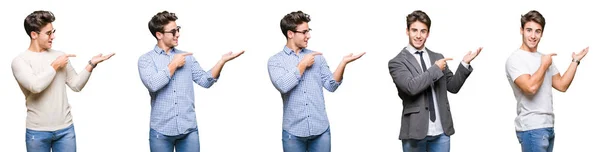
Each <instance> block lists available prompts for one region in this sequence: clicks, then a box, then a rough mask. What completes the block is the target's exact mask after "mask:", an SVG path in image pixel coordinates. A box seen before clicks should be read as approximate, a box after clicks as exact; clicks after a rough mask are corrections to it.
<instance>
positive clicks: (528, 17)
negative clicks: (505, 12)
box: [521, 10, 546, 31]
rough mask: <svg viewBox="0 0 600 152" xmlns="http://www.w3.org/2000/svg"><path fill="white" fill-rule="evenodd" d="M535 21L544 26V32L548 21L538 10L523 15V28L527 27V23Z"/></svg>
mask: <svg viewBox="0 0 600 152" xmlns="http://www.w3.org/2000/svg"><path fill="white" fill-rule="evenodd" d="M530 21H533V22H535V23H538V24H540V25H541V26H542V31H544V26H546V19H545V18H544V16H542V14H541V13H540V12H538V11H536V10H531V11H529V12H527V14H525V15H521V28H524V27H525V23H527V22H530Z"/></svg>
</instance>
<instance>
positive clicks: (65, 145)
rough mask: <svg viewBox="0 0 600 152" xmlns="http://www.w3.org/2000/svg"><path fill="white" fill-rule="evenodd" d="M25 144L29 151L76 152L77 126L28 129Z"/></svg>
mask: <svg viewBox="0 0 600 152" xmlns="http://www.w3.org/2000/svg"><path fill="white" fill-rule="evenodd" d="M25 144H26V145H27V151H28V152H50V149H52V151H53V152H75V151H77V148H76V145H75V127H74V126H73V124H71V125H70V126H69V127H67V128H64V129H60V130H56V131H36V130H31V129H26V131H25Z"/></svg>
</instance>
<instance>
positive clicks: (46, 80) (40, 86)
mask: <svg viewBox="0 0 600 152" xmlns="http://www.w3.org/2000/svg"><path fill="white" fill-rule="evenodd" d="M11 67H12V71H13V76H14V77H15V79H16V80H17V82H18V83H19V84H20V85H21V86H22V87H23V88H25V89H27V90H28V91H29V92H31V93H40V92H42V91H44V90H45V89H46V88H47V87H48V86H49V85H50V83H52V80H53V79H54V76H55V75H56V71H55V70H54V68H53V67H52V66H50V65H48V66H46V67H45V68H44V71H43V72H40V73H37V74H35V73H34V72H33V70H32V69H31V66H29V65H28V64H27V63H26V62H25V61H24V60H23V59H21V58H20V57H17V58H15V59H14V60H13V62H12V65H11Z"/></svg>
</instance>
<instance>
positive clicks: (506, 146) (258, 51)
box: [0, 0, 600, 152]
mask: <svg viewBox="0 0 600 152" xmlns="http://www.w3.org/2000/svg"><path fill="white" fill-rule="evenodd" d="M1 3H2V5H0V16H1V19H2V23H1V24H0V29H2V36H1V37H0V39H1V40H0V44H1V46H3V48H2V50H3V53H4V54H3V55H1V56H0V71H2V72H0V84H2V85H1V92H2V93H1V96H2V100H1V101H0V122H2V123H1V125H0V131H1V132H2V137H1V138H0V147H2V149H3V150H2V151H25V139H24V138H25V116H26V108H25V99H24V96H23V94H22V93H21V91H20V89H19V87H18V85H17V83H16V81H15V80H14V77H13V75H12V72H11V69H10V64H11V61H12V59H13V58H14V57H15V56H16V55H17V54H19V53H20V52H23V51H25V50H26V49H27V47H28V45H29V38H28V37H27V35H26V33H25V30H24V28H23V19H24V18H25V17H26V16H27V15H28V14H29V13H31V12H33V11H35V10H40V9H43V10H50V11H52V12H53V13H54V14H55V15H56V21H55V22H54V27H55V28H56V29H57V33H56V39H55V41H54V46H53V48H54V49H57V50H61V51H64V52H67V53H73V54H76V55H77V57H74V58H71V62H72V64H73V66H74V67H75V68H76V69H78V70H82V69H83V68H84V66H85V65H86V62H87V61H88V60H89V59H90V58H91V57H92V56H93V55H95V54H97V53H110V52H116V55H115V56H114V57H113V58H111V59H110V60H108V61H106V62H104V63H101V64H100V65H99V66H98V67H97V68H96V69H95V70H94V72H93V74H92V76H91V78H90V81H89V82H88V83H87V85H86V87H85V88H84V89H83V91H81V92H79V93H74V92H72V91H69V92H68V97H69V103H70V104H71V106H72V115H73V117H74V123H75V130H76V133H77V147H78V150H79V151H84V152H88V151H149V146H148V132H149V117H150V99H149V95H148V92H147V90H146V89H145V87H144V86H143V85H142V83H141V81H140V80H139V75H138V71H137V60H138V57H139V56H140V55H142V54H143V53H145V52H147V51H149V50H150V49H152V48H153V47H154V45H155V44H156V41H155V39H154V38H153V37H152V35H151V34H150V32H149V30H148V28H147V23H148V21H149V20H150V18H151V17H152V16H153V15H154V14H156V13H157V12H159V11H162V10H168V11H171V12H175V13H176V14H177V15H178V17H179V20H178V21H177V23H178V24H179V25H181V26H182V29H181V37H180V46H179V48H180V49H182V50H185V51H189V52H193V53H194V56H195V57H196V58H197V59H198V60H199V62H200V64H201V66H202V67H203V68H205V69H209V68H211V67H212V66H213V65H214V63H216V61H217V60H218V59H219V58H220V56H221V54H223V53H226V52H228V51H234V52H236V51H239V50H246V53H245V54H244V55H242V56H240V57H239V58H237V59H235V60H233V61H231V62H229V63H228V64H227V65H226V66H225V67H224V70H223V71H222V74H221V77H220V80H219V81H218V82H217V83H216V84H215V85H213V87H212V88H210V89H204V88H201V87H199V86H196V87H195V88H196V90H195V93H196V111H197V116H198V122H199V129H200V132H199V133H200V142H201V150H202V151H205V152H213V151H219V152H220V151H226V152H230V151H251V152H258V151H261V152H263V151H266V152H274V151H282V150H281V149H282V148H281V121H282V120H281V119H282V103H281V98H280V95H279V93H278V92H277V91H276V89H274V87H273V86H272V84H271V82H270V80H269V76H268V73H267V60H268V58H269V57H270V56H272V55H273V54H275V53H277V52H279V51H281V50H282V47H283V46H284V44H285V38H284V37H283V35H282V34H281V32H280V29H279V20H280V19H281V18H282V17H283V16H284V15H285V14H287V13H289V12H292V11H296V10H303V11H304V12H306V13H308V14H310V15H311V17H312V20H313V21H312V22H310V27H311V28H312V29H313V32H312V33H311V34H312V39H311V40H310V41H309V48H310V49H313V50H316V51H320V52H323V55H324V56H325V58H326V59H327V60H328V63H329V66H330V67H331V68H332V69H331V70H334V68H335V67H337V63H339V62H340V60H341V59H342V56H343V55H346V54H348V53H357V52H363V51H365V52H367V54H366V55H365V56H363V57H362V58H361V59H359V60H357V61H355V62H353V63H351V64H350V65H349V66H347V69H346V73H345V76H344V83H343V84H342V85H341V86H340V88H339V89H338V90H337V91H336V92H335V93H326V94H325V101H326V103H327V112H328V115H329V118H330V123H331V132H332V151H336V152H341V151H344V152H345V151H353V152H354V151H369V152H371V151H377V152H379V151H401V141H400V140H398V133H399V128H400V116H401V111H402V104H401V100H400V99H399V97H398V96H397V95H396V93H397V91H396V88H395V87H394V84H393V82H392V80H391V78H390V75H389V72H388V69H387V62H388V60H389V59H391V58H393V57H394V56H395V55H396V54H397V53H399V52H400V50H401V49H402V47H404V46H406V45H407V43H408V40H407V36H406V34H405V28H406V24H405V16H406V15H407V14H409V13H410V12H412V11H413V10H416V9H421V10H424V11H425V12H426V13H428V14H429V16H430V17H431V19H432V21H433V22H432V27H431V34H430V37H429V39H428V42H427V43H426V46H427V47H428V48H430V49H432V50H433V51H436V52H440V53H443V54H444V55H445V56H446V57H454V59H455V60H454V61H450V62H449V63H448V64H449V67H450V68H451V69H452V70H453V71H455V70H456V67H457V65H458V64H459V62H460V60H461V59H462V56H463V55H464V54H465V53H466V52H467V51H469V50H474V49H476V48H477V47H480V46H481V47H484V49H483V51H482V53H481V54H480V56H479V57H477V59H475V60H474V61H473V62H472V65H473V67H474V70H475V71H474V72H473V73H472V74H471V76H470V77H469V79H468V80H467V82H466V83H465V85H464V86H463V89H462V90H461V91H460V92H459V93H458V94H456V95H454V94H452V95H449V98H450V99H449V100H450V104H451V107H452V112H453V116H454V125H455V128H456V134H455V135H453V136H452V141H451V142H452V146H451V147H452V148H451V149H452V151H461V152H462V151H488V152H494V151H497V152H506V151H519V144H518V142H517V138H516V135H515V131H514V125H513V120H514V117H515V116H516V101H515V99H514V96H513V94H512V90H511V89H510V86H509V84H508V82H507V80H506V77H505V73H504V62H505V60H506V58H507V57H508V55H509V54H510V53H511V52H512V51H514V50H515V49H517V48H518V47H519V46H520V44H521V37H520V35H519V27H520V22H519V19H520V15H521V14H524V13H526V12H527V11H529V10H532V9H536V10H539V11H540V12H541V13H542V14H543V15H544V16H545V17H546V20H547V25H546V31H545V32H544V37H543V39H542V41H541V43H540V47H539V49H540V50H541V52H543V53H550V52H555V53H558V56H556V57H554V61H555V63H556V64H557V67H558V68H559V69H560V71H561V73H563V72H564V71H565V70H566V68H567V66H568V64H569V63H570V61H571V56H570V55H571V52H573V51H577V52H578V51H580V50H581V49H583V48H585V47H586V46H590V53H589V54H588V55H587V57H586V58H585V59H584V60H583V61H582V63H581V65H580V66H579V70H578V72H577V75H576V77H575V80H574V81H573V83H572V85H571V87H570V88H569V90H568V91H567V92H566V93H560V92H557V91H554V101H555V102H554V110H555V112H556V125H555V128H556V135H557V138H556V141H555V151H559V152H560V151H584V150H591V149H592V148H594V147H596V145H595V144H596V141H595V140H593V139H594V137H597V136H600V132H598V131H596V128H597V127H598V122H597V120H598V119H597V115H598V114H597V113H596V112H595V111H597V109H598V106H599V105H600V104H599V103H598V101H599V100H598V98H597V97H595V96H593V95H592V94H593V93H597V90H594V89H595V88H596V86H597V85H598V81H596V80H597V79H594V78H593V77H594V76H597V75H593V74H597V73H598V72H597V68H596V66H598V65H600V64H599V62H598V55H597V54H598V53H597V52H599V51H600V50H596V49H595V45H596V44H598V40H597V39H598V37H597V35H598V34H599V33H598V30H597V27H599V26H598V23H597V22H598V20H597V18H596V17H597V16H596V15H594V14H600V12H599V11H598V9H597V7H593V5H591V3H592V2H591V1H579V0H572V1H569V2H568V3H553V2H545V1H520V0H518V1H498V2H481V1H460V2H459V1H455V2H448V1H377V0H363V1H335V2H334V1H327V2H324V1H319V0H314V1H313V0H311V1H274V0H273V1H265V0H261V1H241V0H240V1H230V0H223V1H183V0H172V1H158V0H154V1H123V0H103V1H75V0H52V1H3V2H1ZM9 3H10V4H9Z"/></svg>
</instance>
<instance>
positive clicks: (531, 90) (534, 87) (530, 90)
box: [509, 64, 550, 95]
mask: <svg viewBox="0 0 600 152" xmlns="http://www.w3.org/2000/svg"><path fill="white" fill-rule="evenodd" d="M514 66H516V65H512V67H509V68H513V70H511V69H509V71H515V72H516V71H519V70H518V69H517V68H516V67H514ZM549 66H550V64H542V65H540V67H539V68H538V69H537V71H535V73H533V75H530V74H520V75H519V76H518V77H517V78H516V79H514V82H515V84H516V85H517V86H518V87H519V89H521V90H522V91H523V93H525V94H528V95H533V94H535V93H537V91H538V89H539V88H540V86H541V85H542V82H543V80H544V76H545V75H546V70H548V67H549ZM513 73H514V72H513ZM519 73H522V72H519ZM511 76H513V74H511Z"/></svg>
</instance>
